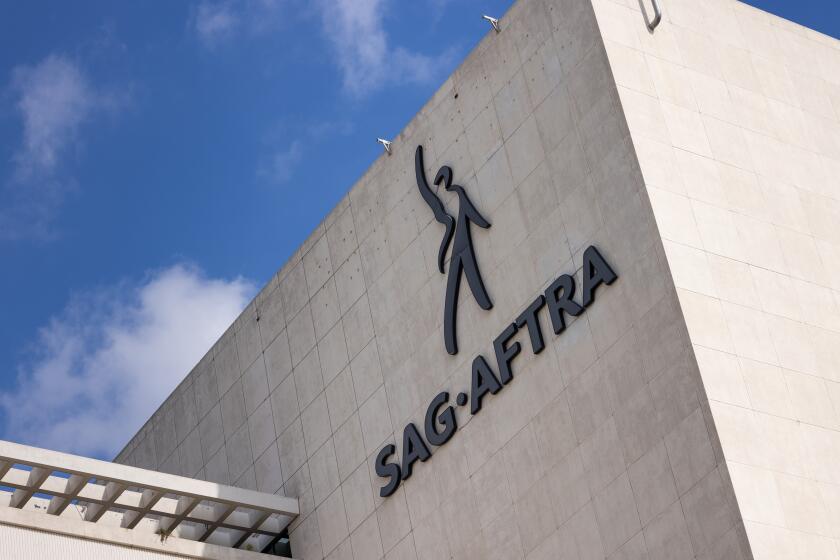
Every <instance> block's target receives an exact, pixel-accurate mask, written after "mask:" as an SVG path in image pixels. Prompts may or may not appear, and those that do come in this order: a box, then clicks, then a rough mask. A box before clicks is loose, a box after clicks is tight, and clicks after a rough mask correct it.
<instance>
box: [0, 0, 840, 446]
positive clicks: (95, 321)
mask: <svg viewBox="0 0 840 560" xmlns="http://www.w3.org/2000/svg"><path fill="white" fill-rule="evenodd" d="M510 3H511V0H481V1H479V0H418V1H416V2H397V1H396V0H315V1H309V2H307V1H302V0H196V1H183V2H129V1H114V0H99V1H97V0H87V1H85V2H66V1H48V0H29V1H27V2H15V1H12V0H0V14H2V17H0V38H2V39H0V44H2V48H0V258H2V263H3V265H2V267H0V271H2V274H0V382H2V385H0V387H1V388H2V389H0V437H3V438H5V439H12V440H18V441H26V442H31V443H37V444H40V445H45V446H50V447H56V448H61V449H70V450H75V451H80V452H84V453H89V454H93V455H97V456H101V457H109V456H110V454H112V453H113V452H114V451H115V450H117V449H118V448H119V447H120V446H121V444H122V443H124V441H125V439H126V437H127V436H128V435H130V434H131V433H132V432H133V431H134V430H135V429H136V428H137V427H138V426H139V425H140V424H141V423H142V421H143V420H145V418H146V417H147V416H148V415H149V414H150V413H151V412H152V411H153V410H154V408H155V406H156V405H157V404H158V403H159V402H160V400H161V399H162V398H163V397H164V396H165V395H167V394H168V393H169V391H170V390H171V389H172V388H173V387H174V386H175V385H176V384H177V382H178V381H180V379H181V377H182V376H183V375H184V374H185V373H186V372H187V371H188V370H189V369H190V367H191V366H192V365H193V364H194V362H195V361H196V360H197V359H198V357H200V356H201V355H202V354H203V353H204V351H206V349H207V348H208V347H209V346H210V345H211V344H212V342H213V341H214V340H215V338H216V337H217V336H218V335H219V334H220V332H221V330H222V329H223V328H224V327H225V326H226V325H227V324H228V323H229V322H230V320H231V319H232V318H233V317H234V316H235V315H236V313H237V312H238V309H240V308H241V307H242V305H244V303H245V302H247V301H248V299H250V297H251V296H252V295H253V293H254V291H255V290H256V289H257V288H258V287H259V286H261V285H262V284H263V283H264V282H265V281H266V280H267V279H268V278H269V277H270V275H271V274H272V273H273V272H275V271H276V269H277V268H279V266H280V265H281V264H282V263H283V262H284V261H285V259H286V258H287V257H288V255H290V254H291V252H292V251H294V249H295V248H296V247H297V246H298V245H299V244H300V242H301V241H302V240H303V239H305V237H306V236H307V235H308V233H309V232H310V231H311V230H312V229H313V228H314V226H316V225H317V224H318V223H319V222H320V220H321V219H322V218H323V216H324V215H325V214H326V213H327V212H328V211H329V210H330V209H331V208H332V207H333V205H334V204H335V203H336V202H337V201H338V200H339V199H340V198H341V196H342V195H343V194H344V193H345V192H346V191H347V190H348V189H349V187H350V186H351V185H352V184H353V183H354V181H355V180H356V179H357V178H358V177H359V176H360V175H361V174H362V172H363V171H364V169H366V168H367V167H368V166H369V165H370V163H371V162H372V161H373V160H374V159H375V158H376V157H377V156H378V155H379V153H380V151H381V147H380V146H378V145H377V144H376V143H375V138H376V137H377V136H385V137H391V136H394V135H396V134H397V133H398V132H399V131H400V130H401V129H402V128H403V126H404V125H405V123H406V122H408V120H409V119H410V118H411V117H412V116H413V115H414V113H415V112H416V111H417V110H418V109H419V108H420V107H421V106H422V105H423V103H424V102H425V101H426V100H427V99H428V98H429V97H430V95H431V94H432V93H433V92H434V91H435V89H436V88H437V87H438V86H439V85H440V83H441V82H442V81H443V79H445V77H446V76H447V75H448V74H449V73H450V72H451V71H452V70H453V69H454V68H455V67H456V66H457V64H458V63H459V62H460V61H461V60H462V59H463V57H464V56H465V55H466V54H467V53H468V52H469V50H470V49H471V48H472V47H473V46H474V45H475V44H476V43H477V42H478V41H479V39H480V38H481V37H482V36H483V35H484V34H485V33H487V31H488V26H487V24H486V22H484V21H483V20H481V18H480V16H481V14H482V13H489V14H492V15H498V14H502V13H504V11H505V10H506V9H507V7H508V6H509V4H510ZM749 3H751V4H754V5H756V6H758V7H762V8H764V9H767V10H770V11H773V12H775V13H778V14H780V15H782V16H784V17H787V18H789V19H793V20H795V21H798V22H800V23H803V24H805V25H808V26H810V27H814V28H817V29H819V30H821V31H823V32H825V33H828V34H831V35H834V36H840V7H838V6H837V3H836V2H834V1H833V0H820V1H818V0H796V1H794V0H751V1H750V2H749ZM69 403H72V404H69Z"/></svg>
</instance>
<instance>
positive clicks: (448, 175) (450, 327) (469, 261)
mask: <svg viewBox="0 0 840 560" xmlns="http://www.w3.org/2000/svg"><path fill="white" fill-rule="evenodd" d="M414 171H415V173H416V175H417V188H418V189H419V190H420V194H421V195H422V196H423V200H425V201H426V204H428V205H429V208H431V209H432V212H433V213H434V215H435V219H436V220H437V221H438V222H440V223H441V224H443V225H444V226H446V231H445V232H444V234H443V239H441V241H440V249H439V250H438V270H440V272H441V274H443V273H444V261H445V260H446V250H447V249H448V247H449V243H450V242H451V241H452V239H453V237H454V239H455V241H454V242H453V243H452V256H451V258H450V260H449V276H448V277H447V279H446V300H445V302H444V306H443V340H444V343H445V345H446V351H447V352H449V353H450V354H453V355H454V354H457V353H458V340H457V335H456V332H455V324H456V317H457V314H458V291H459V289H460V287H461V275H462V274H465V275H466V277H467V284H468V285H469V286H470V290H472V293H473V296H474V297H475V301H476V302H478V305H480V306H481V308H482V309H492V308H493V302H491V301H490V297H489V296H488V295H487V289H486V288H485V287H484V281H483V280H482V279H481V272H480V271H479V269H478V263H477V262H476V260H475V250H474V249H473V245H472V236H471V234H470V224H473V223H474V224H475V225H477V226H478V227H480V228H484V229H487V228H489V227H490V222H488V221H487V220H486V219H484V216H482V215H481V214H480V213H479V211H478V210H477V209H476V208H475V206H473V203H472V202H471V201H470V197H469V196H467V192H466V191H465V190H464V188H463V187H461V186H460V185H453V184H452V168H450V167H449V166H448V165H444V166H443V167H441V168H440V169H439V170H438V172H437V175H436V176H435V182H434V184H435V185H438V186H440V184H441V182H442V183H443V185H444V188H445V189H446V190H447V191H454V192H455V194H457V195H458V218H457V219H453V218H452V216H451V215H449V214H448V213H447V212H446V209H445V208H444V206H443V203H442V202H441V200H440V199H439V198H438V197H437V195H435V193H434V191H432V189H431V188H430V187H429V183H428V181H426V170H425V167H424V166H423V146H417V151H416V152H415V154H414Z"/></svg>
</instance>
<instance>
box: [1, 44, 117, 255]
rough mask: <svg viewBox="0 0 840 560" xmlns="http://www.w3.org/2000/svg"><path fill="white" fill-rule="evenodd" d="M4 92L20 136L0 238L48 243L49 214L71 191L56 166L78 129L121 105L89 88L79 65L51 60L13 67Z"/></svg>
mask: <svg viewBox="0 0 840 560" xmlns="http://www.w3.org/2000/svg"><path fill="white" fill-rule="evenodd" d="M10 91H11V92H12V94H13V95H14V97H15V99H16V104H15V105H16V109H17V113H18V116H19V117H20V120H21V123H22V131H23V134H22V138H21V143H20V146H19V148H18V149H17V150H16V152H15V154H14V156H13V164H14V170H13V172H12V174H11V176H10V177H7V178H6V181H5V184H4V186H3V189H2V190H0V238H6V239H9V238H20V237H28V236H35V237H48V236H49V235H50V222H51V220H52V218H53V216H54V214H55V212H56V211H57V209H58V207H59V206H60V204H61V201H62V199H63V197H64V195H65V194H66V193H67V192H68V191H69V190H71V189H72V188H73V187H74V185H75V183H74V181H73V180H72V178H70V177H67V176H61V173H60V172H59V168H60V167H61V163H62V162H63V160H64V159H65V158H66V157H67V154H68V152H71V151H73V149H74V148H78V146H79V144H80V133H81V130H82V129H83V127H84V126H85V125H86V124H87V123H88V122H89V121H90V120H91V119H92V118H93V117H94V116H95V115H97V114H98V113H101V112H104V111H112V110H114V109H116V108H117V107H120V106H122V105H123V104H124V103H125V99H124V96H122V95H118V94H116V93H115V92H111V91H107V90H106V89H104V88H97V87H95V86H94V85H93V84H92V83H91V81H90V80H89V78H88V77H87V75H86V74H85V73H84V71H83V70H82V68H81V67H80V66H79V64H77V63H76V62H74V61H73V60H71V59H69V58H68V57H66V56H62V55H57V54H53V55H50V56H48V57H46V58H45V59H43V60H42V61H41V62H39V63H38V64H35V65H32V66H29V65H21V66H18V67H16V68H15V69H14V70H13V71H12V80H11V87H10Z"/></svg>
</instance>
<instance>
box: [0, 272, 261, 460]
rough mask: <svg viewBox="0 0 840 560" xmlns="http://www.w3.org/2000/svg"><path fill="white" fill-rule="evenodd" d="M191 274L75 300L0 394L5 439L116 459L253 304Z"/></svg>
mask: <svg viewBox="0 0 840 560" xmlns="http://www.w3.org/2000/svg"><path fill="white" fill-rule="evenodd" d="M253 292H254V287H253V285H252V284H251V283H250V282H248V281H246V280H243V279H242V278H236V279H233V280H219V279H211V278H207V277H206V276H204V275H203V274H202V273H201V271H199V270H198V269H196V268H194V267H191V266H188V265H175V266H172V267H170V268H167V269H163V270H160V271H157V272H156V273H153V274H150V275H149V277H148V278H146V280H145V281H144V282H142V283H139V284H127V283H123V284H120V285H117V286H113V287H110V288H106V289H102V290H99V291H97V292H95V293H90V294H86V295H82V296H78V297H74V298H73V299H72V301H71V302H70V303H69V304H68V305H67V307H66V308H65V309H64V311H63V312H62V313H61V314H60V315H58V316H56V317H53V318H52V319H51V320H50V321H49V323H48V324H47V325H46V326H45V327H43V328H42V329H41V330H40V333H39V336H38V339H37V342H36V350H35V351H34V355H33V356H32V358H31V359H30V360H28V361H27V363H25V364H24V365H22V366H20V367H19V380H18V386H17V387H16V388H14V389H11V388H10V389H6V390H4V391H2V392H1V393H0V410H2V412H3V413H4V416H5V421H6V424H5V434H4V437H5V438H6V439H13V440H17V441H22V442H25V443H29V444H33V445H37V446H42V447H46V448H50V449H58V450H63V451H69V452H74V453H80V454H84V455H93V456H98V457H103V458H111V457H113V455H114V454H115V453H116V452H117V451H119V449H120V448H121V447H122V446H123V445H124V444H125V443H126V442H127V441H128V439H129V437H130V436H131V435H132V434H134V433H135V432H136V431H137V430H138V429H139V428H140V427H141V426H142V425H143V423H144V422H145V421H146V420H147V419H148V418H149V416H150V415H151V414H152V413H153V412H154V411H155V410H156V409H157V407H158V406H159V405H160V404H161V403H162V402H163V400H164V399H165V398H166V397H167V396H168V395H169V394H170V393H171V392H172V390H173V389H174V388H175V387H176V386H177V385H178V383H180V381H181V380H182V379H183V377H184V376H185V375H186V374H187V373H188V372H189V371H190V369H191V368H192V367H193V366H194V365H195V364H196V363H197V362H198V360H199V359H200V358H201V357H202V356H203V355H204V353H205V352H206V351H207V350H208V349H209V348H210V347H211V346H212V344H213V343H214V342H215V341H216V339H217V338H218V337H219V336H220V335H221V334H222V333H223V332H224V330H225V329H226V328H227V327H228V326H229V324H230V323H231V322H232V321H233V320H234V319H235V318H236V316H237V315H238V314H239V312H240V311H241V310H242V309H243V308H244V306H245V305H246V304H247V302H248V301H249V299H250V297H251V296H252V294H253Z"/></svg>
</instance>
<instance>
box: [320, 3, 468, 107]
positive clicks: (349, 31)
mask: <svg viewBox="0 0 840 560" xmlns="http://www.w3.org/2000/svg"><path fill="white" fill-rule="evenodd" d="M386 4H388V0H319V1H318V9H319V11H320V15H321V21H322V24H323V29H324V33H325V35H326V37H327V38H328V39H329V41H330V43H331V44H332V48H333V53H334V54H335V57H336V62H337V64H338V66H339V68H340V69H341V73H342V77H343V83H344V88H345V89H346V90H347V91H348V92H349V93H351V94H352V95H354V96H356V97H363V96H365V95H367V94H369V93H372V92H374V91H376V90H379V89H382V88H383V87H385V86H387V85H390V84H404V83H426V82H429V81H431V80H433V79H435V78H436V77H437V76H438V74H439V73H440V70H439V68H440V67H441V66H442V65H443V66H446V65H447V63H448V62H449V61H450V60H451V59H452V57H453V56H454V53H453V51H451V50H447V51H445V52H444V53H441V54H438V55H435V56H430V55H427V54H423V53H418V52H413V51H410V50H408V49H405V48H403V47H399V46H396V47H395V46H393V45H391V44H390V40H389V38H388V34H387V33H386V32H385V28H384V26H383V19H382V18H383V14H384V13H385V11H386V9H387V6H386Z"/></svg>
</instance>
